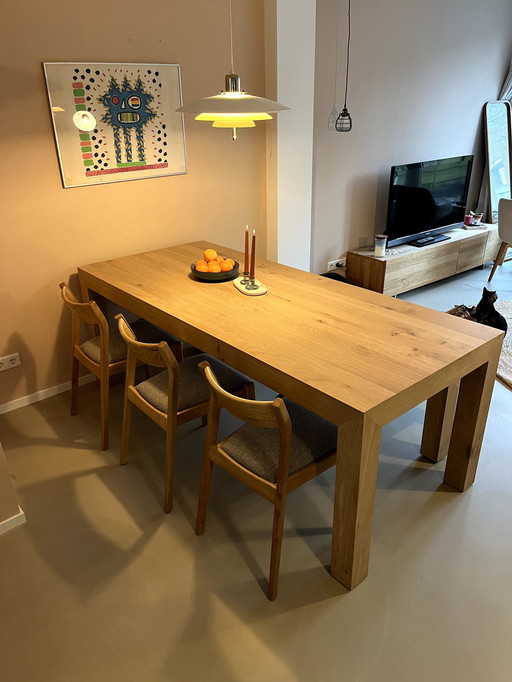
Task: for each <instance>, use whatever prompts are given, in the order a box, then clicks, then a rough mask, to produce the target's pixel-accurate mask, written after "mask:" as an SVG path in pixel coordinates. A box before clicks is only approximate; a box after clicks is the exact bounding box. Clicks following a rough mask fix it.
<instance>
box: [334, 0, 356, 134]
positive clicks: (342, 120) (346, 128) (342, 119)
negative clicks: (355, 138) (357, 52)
mask: <svg viewBox="0 0 512 682" xmlns="http://www.w3.org/2000/svg"><path fill="white" fill-rule="evenodd" d="M351 2H352V0H348V36H347V69H346V72H345V100H344V104H343V109H342V111H341V114H340V115H339V116H338V118H337V119H336V124H335V128H336V131H337V132H338V133H348V132H350V131H351V130H352V117H351V115H350V114H349V111H348V109H347V94H348V71H349V66H350V37H351V36H350V31H351Z"/></svg>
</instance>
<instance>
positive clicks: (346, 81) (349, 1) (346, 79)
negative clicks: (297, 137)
mask: <svg viewBox="0 0 512 682" xmlns="http://www.w3.org/2000/svg"><path fill="white" fill-rule="evenodd" d="M230 2H231V0H230ZM350 10H351V0H348V39H347V71H346V75H345V105H344V106H345V109H346V108H347V92H348V67H349V64H350V33H351V27H350V24H351V21H350V19H351V17H350Z"/></svg>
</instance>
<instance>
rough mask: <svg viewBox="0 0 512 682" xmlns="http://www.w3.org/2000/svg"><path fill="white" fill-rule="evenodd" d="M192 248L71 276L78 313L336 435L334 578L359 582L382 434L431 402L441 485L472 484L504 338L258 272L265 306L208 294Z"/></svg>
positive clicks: (256, 300)
mask: <svg viewBox="0 0 512 682" xmlns="http://www.w3.org/2000/svg"><path fill="white" fill-rule="evenodd" d="M207 247H211V248H214V249H216V250H217V252H218V253H219V254H222V255H224V256H226V257H227V256H230V257H232V258H234V259H235V260H237V261H242V260H243V254H241V253H240V252H239V251H237V250H235V249H232V248H228V247H224V246H221V245H216V244H211V243H210V242H203V241H198V242H193V243H189V244H181V245H177V246H171V247H168V248H161V249H157V250H154V251H149V252H146V253H139V254H135V255H128V256H122V257H119V258H113V259H111V260H106V261H103V262H99V263H93V264H91V265H83V266H80V267H79V268H78V274H79V280H80V286H81V289H82V295H83V297H84V299H83V300H89V298H95V299H96V300H99V301H100V302H101V301H102V300H107V301H112V302H114V303H115V304H117V305H119V306H121V307H123V308H124V309H126V310H129V311H132V312H133V313H135V314H137V315H139V316H140V317H143V318H145V319H147V320H149V321H150V322H152V323H154V324H156V325H158V326H160V327H162V328H163V329H165V330H166V331H168V332H170V333H172V334H174V335H175V336H178V337H179V338H180V339H182V340H183V341H185V342H188V343H189V344H192V345H193V346H195V347H197V348H199V349H201V350H202V351H204V352H206V353H209V354H211V355H213V356H215V357H216V358H219V359H220V360H222V361H224V362H226V363H227V364H229V365H231V366H232V367H234V368H236V369H238V370H240V371H242V372H244V373H245V374H247V375H249V376H250V377H252V378H253V379H255V380H256V381H258V382H260V383H262V384H264V385H266V386H268V387H269V388H271V389H273V390H274V391H276V392H279V393H282V394H284V395H286V396H287V397H289V398H290V399H292V400H294V401H296V402H297V403H299V404H301V405H303V406H304V407H306V408H308V409H309V410H311V411H313V412H315V413H316V414H318V415H320V416H322V417H324V418H326V419H328V420H330V421H331V422H333V423H335V424H337V426H338V446H337V460H336V475H335V491H334V511H333V525H332V549H331V566H330V571H331V574H332V575H333V576H334V578H336V579H337V580H338V581H340V582H341V583H342V584H343V585H345V586H346V587H347V588H348V589H353V588H354V587H355V586H357V585H358V584H359V583H360V582H361V581H362V580H364V578H365V577H366V576H367V573H368V564H369V556H370V543H371V529H372V519H373V509H374V500H375V492H376V482H377V468H378V460H379V452H380V442H381V429H382V426H383V425H384V424H387V423H389V422H390V421H392V420H393V419H396V418H397V417H399V416H400V415H402V414H404V413H405V412H407V411H408V410H410V409H411V408H413V407H415V406H416V405H419V404H420V403H422V402H423V401H427V404H426V409H425V420H424V427H423V436H422V439H421V443H420V452H421V453H422V454H423V455H424V456H425V457H427V458H428V459H430V460H432V461H434V462H436V461H439V460H440V459H441V458H442V457H444V456H446V455H447V459H446V465H445V474H444V482H445V483H446V484H448V485H449V486H452V487H453V488H455V489H457V490H459V491H464V490H466V489H467V488H468V487H469V486H471V485H472V483H473V481H474V478H475V474H476V470H477V464H478V459H479V454H480V449H481V445H482V440H483V436H484V430H485V425H486V420H487V414H488V410H489V405H490V400H491V395H492V391H493V386H494V380H495V375H496V368H497V364H498V359H499V355H500V350H501V344H502V340H503V332H500V331H498V330H496V329H492V328H490V327H486V326H483V325H480V324H477V323H475V322H471V321H468V320H464V319H461V318H458V317H455V316H452V315H447V314H446V313H444V312H439V311H435V310H431V309H429V308H424V307H422V306H419V305H415V304H413V303H409V302H407V301H402V300H399V299H396V298H391V297H389V296H385V295H383V294H379V293H376V292H373V291H368V290H366V289H362V288H358V287H356V286H351V285H349V284H346V283H343V282H339V281H335V280H332V279H329V278H326V277H322V276H320V275H315V274H312V273H309V272H304V271H301V270H297V269H295V268H292V267H288V266H284V265H280V264H278V263H275V262H272V261H270V260H265V259H261V258H257V259H256V277H257V279H258V280H260V281H261V282H263V284H265V285H266V287H267V290H268V291H267V293H266V294H264V295H262V296H248V295H244V294H243V293H241V292H240V291H238V290H237V289H236V288H235V286H234V285H233V282H232V281H224V282H214V283H212V282H203V281H200V280H198V279H196V278H195V276H194V275H193V274H192V273H191V269H190V265H191V263H192V262H193V261H195V260H196V259H198V258H201V256H202V252H203V250H204V249H205V248H207Z"/></svg>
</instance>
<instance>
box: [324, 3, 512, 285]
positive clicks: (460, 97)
mask: <svg viewBox="0 0 512 682" xmlns="http://www.w3.org/2000/svg"><path fill="white" fill-rule="evenodd" d="M339 1H340V32H339V48H338V49H339V66H338V79H339V80H338V101H337V105H338V110H340V109H341V107H342V106H343V94H344V76H345V50H346V22H347V16H346V10H347V6H348V0H339ZM511 31H512V3H511V2H510V0H486V2H481V1H480V0H479V1H477V0H428V2H421V1H420V0H387V1H386V2H382V1H381V0H352V45H351V58H350V80H349V92H348V108H349V111H350V113H351V115H352V118H353V129H352V131H351V132H350V133H336V132H330V131H328V130H327V120H328V117H329V113H330V111H331V108H332V102H333V89H334V86H333V83H334V68H335V40H336V0H318V2H317V41H316V42H317V49H316V77H315V84H316V90H315V124H314V125H315V128H314V130H315V172H314V219H313V247H312V250H313V260H312V263H313V267H312V269H313V271H315V272H323V271H325V269H326V264H327V261H328V260H333V259H334V258H337V257H339V256H341V255H343V254H344V253H345V252H346V251H347V250H349V249H353V248H357V247H358V246H359V244H360V240H361V239H363V240H364V239H368V240H373V234H374V233H376V232H379V231H381V230H382V229H384V222H385V214H386V200H387V182H388V177H389V167H390V166H391V165H393V164H395V163H406V162H413V161H421V160H428V159H434V158H440V157H448V156H455V155H458V154H467V153H475V154H477V162H476V164H475V170H474V173H473V176H474V182H472V187H471V188H470V195H475V194H477V186H478V185H479V177H478V175H479V174H481V172H482V154H483V133H482V127H481V117H482V107H483V104H484V103H485V102H486V101H488V100H492V99H495V98H496V97H497V96H498V92H499V90H500V88H501V85H502V82H503V79H504V77H505V74H506V72H507V70H508V65H509V63H510V56H511V53H510V50H511V41H510V35H511ZM470 198H471V196H470Z"/></svg>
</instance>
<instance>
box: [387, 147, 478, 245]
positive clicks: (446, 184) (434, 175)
mask: <svg viewBox="0 0 512 682" xmlns="http://www.w3.org/2000/svg"><path fill="white" fill-rule="evenodd" d="M472 165H473V155H472V154H468V155H466V156H454V157H451V158H449V159H436V160H434V161H420V162H418V163H406V164H402V165H400V166H392V168H391V178H390V183H389V195H388V212H387V221H386V230H385V233H386V235H387V237H388V246H396V245H397V244H405V243H407V242H414V241H415V240H418V239H423V240H424V242H423V244H417V245H418V246H422V245H424V244H426V243H428V242H430V243H432V242H433V241H437V240H438V239H440V238H437V239H436V238H435V237H433V235H437V234H441V233H443V232H446V231H447V230H451V229H454V228H455V227H460V226H461V225H463V223H464V214H465V212H466V203H467V198H468V189H469V180H470V177H471V168H472ZM426 237H427V238H428V241H426V240H425V238H426ZM431 237H433V238H431ZM446 238H447V237H444V239H446ZM441 239H442V238H441Z"/></svg>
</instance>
